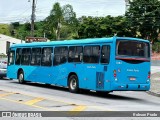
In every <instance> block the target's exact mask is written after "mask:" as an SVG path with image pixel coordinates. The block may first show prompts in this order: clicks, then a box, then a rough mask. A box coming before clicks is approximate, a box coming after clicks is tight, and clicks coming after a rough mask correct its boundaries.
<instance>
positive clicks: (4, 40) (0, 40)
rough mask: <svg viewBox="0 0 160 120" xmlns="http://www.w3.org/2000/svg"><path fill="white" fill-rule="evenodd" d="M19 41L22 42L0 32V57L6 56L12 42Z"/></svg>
mask: <svg viewBox="0 0 160 120" xmlns="http://www.w3.org/2000/svg"><path fill="white" fill-rule="evenodd" d="M22 42H23V41H22ZM17 43H21V40H20V39H16V38H13V37H9V36H6V35H2V34H0V57H1V56H6V55H7V52H8V49H9V47H10V46H11V45H12V44H17Z"/></svg>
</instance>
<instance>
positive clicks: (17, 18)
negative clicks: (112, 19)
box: [0, 0, 125, 23]
mask: <svg viewBox="0 0 160 120" xmlns="http://www.w3.org/2000/svg"><path fill="white" fill-rule="evenodd" d="M35 1H36V12H35V15H36V21H40V20H44V19H45V18H46V17H47V16H49V14H50V10H51V9H52V7H53V4H54V3H55V2H59V3H60V5H61V6H63V5H66V4H70V5H72V7H73V10H74V12H76V16H77V18H78V17H81V16H97V17H102V16H107V15H111V16H118V15H124V13H125V0H35ZM31 12H32V0H1V2H0V23H11V22H30V19H31Z"/></svg>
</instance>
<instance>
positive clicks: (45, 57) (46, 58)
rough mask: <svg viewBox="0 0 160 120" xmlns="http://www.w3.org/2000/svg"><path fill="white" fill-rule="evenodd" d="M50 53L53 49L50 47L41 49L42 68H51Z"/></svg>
mask: <svg viewBox="0 0 160 120" xmlns="http://www.w3.org/2000/svg"><path fill="white" fill-rule="evenodd" d="M52 53H53V48H51V47H50V48H43V49H42V60H41V65H42V66H52Z"/></svg>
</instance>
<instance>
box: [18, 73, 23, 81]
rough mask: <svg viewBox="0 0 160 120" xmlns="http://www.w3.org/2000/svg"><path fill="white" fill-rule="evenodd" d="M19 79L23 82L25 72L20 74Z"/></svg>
mask: <svg viewBox="0 0 160 120" xmlns="http://www.w3.org/2000/svg"><path fill="white" fill-rule="evenodd" d="M19 81H20V82H23V74H22V73H21V74H20V75H19Z"/></svg>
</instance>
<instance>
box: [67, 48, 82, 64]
mask: <svg viewBox="0 0 160 120" xmlns="http://www.w3.org/2000/svg"><path fill="white" fill-rule="evenodd" d="M82 58H83V47H81V46H71V47H69V54H68V62H81V61H82Z"/></svg>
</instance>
